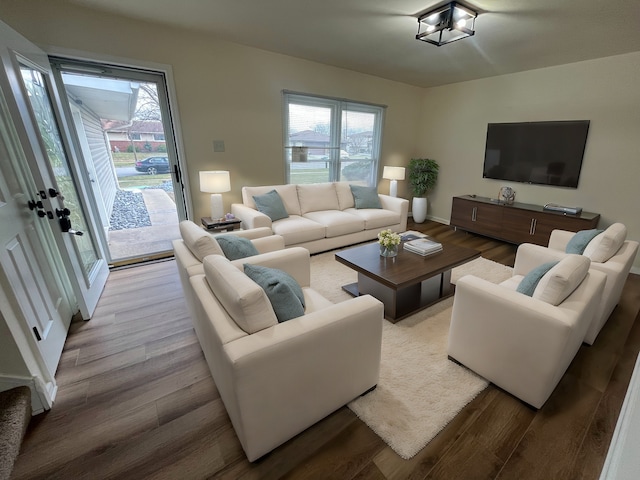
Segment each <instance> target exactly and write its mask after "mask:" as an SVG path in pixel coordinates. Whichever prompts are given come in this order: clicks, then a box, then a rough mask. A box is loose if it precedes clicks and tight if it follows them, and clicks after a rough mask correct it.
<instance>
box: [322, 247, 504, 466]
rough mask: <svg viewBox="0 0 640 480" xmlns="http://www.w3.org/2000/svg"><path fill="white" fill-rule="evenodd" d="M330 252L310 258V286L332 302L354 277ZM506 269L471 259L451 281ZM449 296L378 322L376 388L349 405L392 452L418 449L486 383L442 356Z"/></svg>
mask: <svg viewBox="0 0 640 480" xmlns="http://www.w3.org/2000/svg"><path fill="white" fill-rule="evenodd" d="M334 253H335V252H328V253H323V254H320V255H315V256H313V257H311V287H312V288H314V289H316V290H318V291H319V292H321V293H322V294H323V295H325V296H326V297H327V298H329V299H330V300H332V301H333V302H340V301H344V300H347V299H349V298H351V296H350V295H349V294H348V293H346V292H344V291H343V290H342V288H341V286H342V285H344V284H346V283H352V282H355V281H356V280H357V274H356V272H355V271H353V270H351V269H349V268H347V267H345V266H344V265H342V264H340V263H338V262H337V261H336V260H335V259H334ZM511 270H512V269H511V268H509V267H505V266H504V265H501V264H499V263H496V262H493V261H491V260H487V259H484V258H477V259H475V260H473V261H471V262H469V263H467V264H465V265H462V266H460V267H457V268H455V269H453V271H452V274H451V280H452V283H456V281H457V279H459V278H460V277H461V276H464V275H467V274H473V275H476V276H478V277H482V278H485V279H487V280H490V281H492V282H494V283H499V282H501V281H503V280H506V279H507V278H509V277H510V276H511ZM452 305H453V297H451V298H448V299H446V300H443V301H442V302H439V303H437V304H435V305H433V306H431V307H429V308H427V309H425V310H422V311H420V312H418V313H416V314H414V315H412V316H410V317H408V318H406V319H404V320H401V321H400V322H398V323H396V324H392V323H391V322H388V321H386V320H385V321H384V325H383V331H382V359H381V364H380V380H379V382H378V387H377V388H376V389H375V390H374V391H372V392H370V393H368V394H367V395H365V396H364V397H360V398H358V399H356V400H354V401H352V402H351V403H349V405H348V406H349V408H350V409H351V410H352V411H353V412H354V413H355V414H356V415H357V416H358V417H359V418H360V419H361V420H362V421H363V422H365V423H366V424H367V425H368V426H369V427H370V428H371V429H372V430H373V431H374V432H376V434H378V436H380V438H382V439H383V440H384V441H385V442H386V443H387V444H388V445H389V446H390V447H391V448H392V449H393V450H394V451H395V452H396V453H397V454H398V455H400V456H401V457H402V458H404V459H409V458H411V457H413V456H414V455H415V454H416V453H418V452H419V451H420V450H421V449H422V448H424V447H425V446H426V445H427V443H429V441H431V439H432V438H433V437H435V436H436V435H437V434H438V432H440V430H442V429H443V428H444V427H445V426H446V425H447V424H448V423H449V422H450V421H451V420H452V419H453V418H454V417H455V416H456V415H457V414H458V412H460V410H462V408H464V406H465V405H467V403H469V402H470V401H471V400H473V399H474V398H475V397H476V396H477V395H478V394H479V393H480V392H481V391H482V390H484V389H485V388H486V387H487V385H488V382H487V381H486V380H485V379H483V378H481V377H479V376H478V375H476V374H475V373H473V372H471V371H470V370H468V369H466V368H465V367H462V366H460V365H458V364H456V363H454V362H452V361H450V360H449V359H448V358H447V337H448V334H449V321H450V319H451V307H452Z"/></svg>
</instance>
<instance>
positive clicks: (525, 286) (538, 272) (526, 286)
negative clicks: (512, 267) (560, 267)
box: [516, 261, 558, 297]
mask: <svg viewBox="0 0 640 480" xmlns="http://www.w3.org/2000/svg"><path fill="white" fill-rule="evenodd" d="M557 264H558V262H557V261H556V262H547V263H543V264H542V265H538V266H537V267H536V268H534V269H533V270H531V271H530V272H529V273H527V274H526V275H525V276H524V277H522V280H521V281H520V283H519V284H518V288H516V292H520V293H524V294H525V295H528V296H529V297H531V296H532V295H533V292H534V291H535V289H536V287H537V286H538V283H539V282H540V279H541V278H542V277H543V275H544V274H545V273H547V272H548V271H549V270H551V269H552V268H553V267H555V266H556V265H557Z"/></svg>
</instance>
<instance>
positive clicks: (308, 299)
mask: <svg viewBox="0 0 640 480" xmlns="http://www.w3.org/2000/svg"><path fill="white" fill-rule="evenodd" d="M245 263H251V264H254V265H262V266H264V267H270V268H277V269H280V270H284V271H285V272H287V273H288V274H289V275H291V276H292V277H293V278H295V280H296V281H297V282H298V284H299V285H300V286H301V287H302V290H303V294H304V299H305V309H304V315H303V316H301V317H297V318H293V319H291V320H288V321H285V322H282V323H277V319H276V320H275V321H274V311H273V309H272V308H271V304H270V302H269V301H268V300H266V296H265V295H264V291H262V289H261V288H260V287H259V286H258V284H256V283H254V282H253V281H252V280H251V279H250V278H249V277H248V276H247V275H245V274H244V273H243V271H242V269H243V264H245ZM204 270H205V275H195V276H192V277H191V278H190V284H191V286H192V288H193V290H194V296H195V298H196V301H195V305H194V307H195V308H194V316H193V321H194V327H195V330H196V334H197V336H198V339H199V341H200V345H201V346H202V350H203V352H204V355H205V358H206V360H207V363H208V365H209V369H210V371H211V375H212V376H213V379H214V381H215V383H216V387H217V388H218V391H219V392H220V397H221V398H222V401H223V403H224V405H225V408H226V409H227V412H228V414H229V417H230V418H231V422H232V424H233V427H234V430H235V432H236V434H237V435H238V438H239V440H240V443H241V444H242V447H243V448H244V451H245V453H246V455H247V458H248V459H249V460H250V461H254V460H256V459H258V458H259V457H261V456H263V455H264V454H266V453H268V452H269V451H271V450H272V449H274V448H276V447H277V446H278V445H280V444H282V443H284V442H285V441H287V440H289V439H290V438H292V437H293V436H295V435H297V434H298V433H300V432H302V431H303V430H305V429H306V428H308V427H309V426H311V425H313V424H314V423H316V422H317V421H319V420H321V419H322V418H324V417H326V416H327V415H329V414H330V413H331V412H333V411H334V410H336V409H338V408H340V407H341V406H343V405H345V404H346V403H348V402H350V401H351V400H353V399H354V398H357V397H358V396H359V395H361V394H363V393H365V392H367V391H368V390H370V389H371V388H372V387H374V386H375V385H376V384H377V382H378V376H379V369H380V348H381V342H382V323H383V305H382V303H381V302H379V301H378V300H376V299H374V298H373V297H371V296H369V295H364V296H361V297H357V298H352V299H349V300H347V301H344V302H341V303H338V304H333V303H331V302H330V301H329V300H327V299H325V298H324V297H323V296H322V295H320V294H319V293H318V292H316V291H314V290H312V289H311V288H310V287H309V284H310V259H309V252H308V251H307V250H306V249H304V248H301V247H292V248H289V249H286V250H281V251H276V252H270V253H266V254H261V255H257V256H254V257H248V258H245V259H241V260H235V261H233V262H229V261H228V260H227V259H226V258H224V257H221V256H218V255H211V256H209V257H207V258H206V259H205V261H204ZM265 300H266V301H265ZM249 332H253V333H249Z"/></svg>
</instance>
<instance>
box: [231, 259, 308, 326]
mask: <svg viewBox="0 0 640 480" xmlns="http://www.w3.org/2000/svg"><path fill="white" fill-rule="evenodd" d="M244 273H245V274H246V275H247V276H248V277H249V278H251V279H252V280H253V281H254V282H256V283H257V284H258V285H260V287H262V289H263V290H264V291H265V293H266V294H267V298H268V299H269V302H271V307H272V308H273V311H274V312H275V314H276V317H277V318H278V322H279V323H282V322H286V321H287V320H291V319H292V318H297V317H301V316H302V315H304V294H303V293H302V288H301V287H300V285H298V282H296V280H295V278H293V277H292V276H291V275H289V274H288V273H287V272H284V271H282V270H279V269H277V268H269V267H263V266H262V265H252V264H250V263H245V264H244Z"/></svg>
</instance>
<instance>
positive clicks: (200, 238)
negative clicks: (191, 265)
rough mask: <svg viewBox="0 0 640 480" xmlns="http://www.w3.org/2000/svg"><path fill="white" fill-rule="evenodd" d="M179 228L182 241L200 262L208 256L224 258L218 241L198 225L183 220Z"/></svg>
mask: <svg viewBox="0 0 640 480" xmlns="http://www.w3.org/2000/svg"><path fill="white" fill-rule="evenodd" d="M179 226H180V235H181V236H182V241H183V242H184V244H185V245H186V246H187V248H188V249H189V250H190V251H191V253H193V255H194V256H195V257H196V258H197V259H198V260H199V261H201V262H202V261H203V260H204V258H205V257H206V256H207V255H222V256H224V253H223V251H222V249H221V248H220V245H218V242H217V241H216V239H215V238H213V236H212V235H210V234H209V233H207V232H205V231H204V230H203V229H202V228H200V227H199V226H198V225H196V224H195V223H193V222H192V221H190V220H183V221H182V222H180V225H179Z"/></svg>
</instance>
